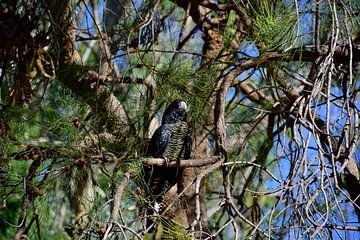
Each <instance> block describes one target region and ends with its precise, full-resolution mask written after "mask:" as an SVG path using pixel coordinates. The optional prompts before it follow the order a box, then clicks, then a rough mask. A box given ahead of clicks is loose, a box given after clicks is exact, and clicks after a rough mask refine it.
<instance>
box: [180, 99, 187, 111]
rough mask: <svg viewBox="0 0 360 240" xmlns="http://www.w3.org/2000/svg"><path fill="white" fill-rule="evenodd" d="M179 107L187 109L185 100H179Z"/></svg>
mask: <svg viewBox="0 0 360 240" xmlns="http://www.w3.org/2000/svg"><path fill="white" fill-rule="evenodd" d="M179 109H180V110H184V111H186V109H187V105H186V102H184V101H181V102H180V103H179Z"/></svg>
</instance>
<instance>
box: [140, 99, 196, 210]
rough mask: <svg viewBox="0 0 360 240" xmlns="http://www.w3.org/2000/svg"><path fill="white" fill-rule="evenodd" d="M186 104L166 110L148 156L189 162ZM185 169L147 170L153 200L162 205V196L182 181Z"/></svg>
mask: <svg viewBox="0 0 360 240" xmlns="http://www.w3.org/2000/svg"><path fill="white" fill-rule="evenodd" d="M186 110H187V106H186V102H185V101H184V100H180V99H178V100H175V101H173V102H172V103H171V104H170V105H169V106H168V107H167V108H166V110H165V112H164V115H163V117H162V122H161V126H160V127H159V128H158V129H156V131H155V132H154V134H153V136H152V138H151V140H150V144H149V147H148V151H147V154H148V155H149V156H151V157H155V158H164V159H165V160H166V161H167V162H170V161H179V160H182V159H189V158H190V153H191V135H190V133H189V129H188V125H187V123H186ZM181 174H182V169H178V168H167V167H158V166H154V167H146V168H145V180H146V182H147V183H148V185H149V190H150V195H151V196H152V199H153V200H156V202H158V203H161V201H162V196H163V194H164V193H165V192H166V191H167V190H169V189H170V188H171V187H172V186H173V185H175V184H176V182H177V181H178V180H179V178H180V176H181Z"/></svg>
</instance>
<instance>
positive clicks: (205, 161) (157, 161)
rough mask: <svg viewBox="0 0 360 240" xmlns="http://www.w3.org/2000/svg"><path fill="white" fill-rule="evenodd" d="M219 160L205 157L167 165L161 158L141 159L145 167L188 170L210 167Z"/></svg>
mask: <svg viewBox="0 0 360 240" xmlns="http://www.w3.org/2000/svg"><path fill="white" fill-rule="evenodd" d="M219 160H220V157H218V156H213V157H206V158H194V159H188V160H182V161H179V163H178V162H176V161H173V162H169V163H168V164H167V163H166V161H165V160H164V159H162V158H145V159H143V163H144V164H146V165H152V166H166V167H169V168H190V167H203V166H208V165H211V164H213V163H215V162H217V161H219Z"/></svg>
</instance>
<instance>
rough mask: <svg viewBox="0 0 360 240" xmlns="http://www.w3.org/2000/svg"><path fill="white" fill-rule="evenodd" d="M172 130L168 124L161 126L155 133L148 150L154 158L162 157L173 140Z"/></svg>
mask: <svg viewBox="0 0 360 240" xmlns="http://www.w3.org/2000/svg"><path fill="white" fill-rule="evenodd" d="M171 134H172V132H171V129H170V128H169V126H168V124H164V125H161V126H160V127H159V128H158V129H156V131H155V132H154V134H153V136H152V138H151V140H150V144H149V147H148V150H147V154H148V155H150V156H152V157H161V156H162V154H163V152H164V150H165V148H166V146H167V144H168V143H169V141H170V138H171Z"/></svg>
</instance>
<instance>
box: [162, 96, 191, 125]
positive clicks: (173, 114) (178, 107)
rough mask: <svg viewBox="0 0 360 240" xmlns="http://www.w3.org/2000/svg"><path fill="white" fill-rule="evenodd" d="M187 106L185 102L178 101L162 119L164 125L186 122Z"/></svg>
mask: <svg viewBox="0 0 360 240" xmlns="http://www.w3.org/2000/svg"><path fill="white" fill-rule="evenodd" d="M186 110H187V105H186V102H185V101H184V100H181V99H176V100H175V101H173V102H172V103H171V104H170V105H169V106H168V107H167V108H166V109H165V112H164V115H163V118H162V124H170V123H175V122H177V121H185V119H186Z"/></svg>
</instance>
